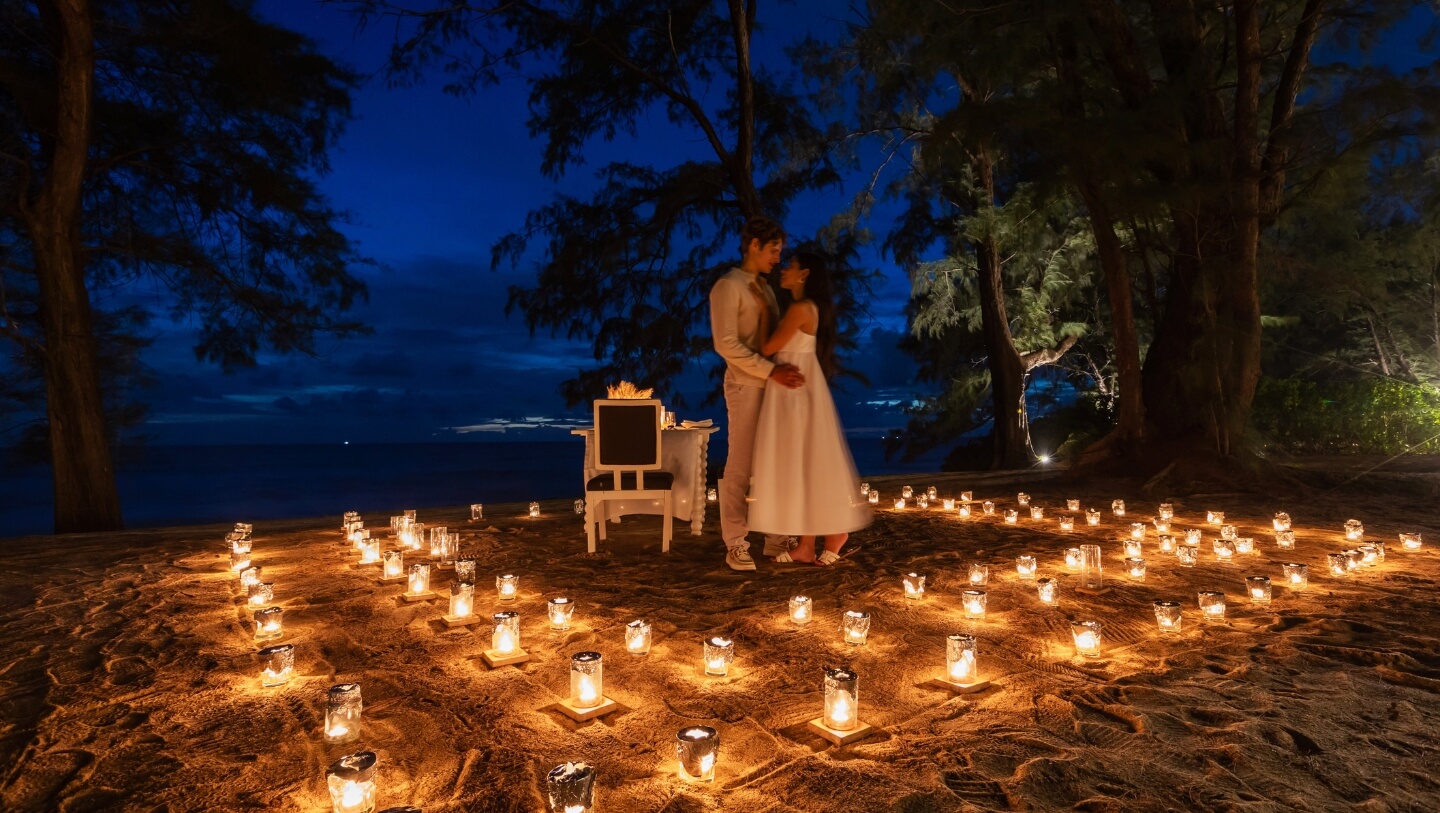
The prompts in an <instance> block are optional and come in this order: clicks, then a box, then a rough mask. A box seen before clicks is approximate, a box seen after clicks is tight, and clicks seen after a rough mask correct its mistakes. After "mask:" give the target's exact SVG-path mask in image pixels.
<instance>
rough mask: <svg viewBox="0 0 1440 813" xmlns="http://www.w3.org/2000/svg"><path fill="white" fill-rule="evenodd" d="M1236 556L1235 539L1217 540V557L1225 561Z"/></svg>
mask: <svg viewBox="0 0 1440 813" xmlns="http://www.w3.org/2000/svg"><path fill="white" fill-rule="evenodd" d="M1234 556H1235V541H1234V540H1233V539H1216V540H1215V558H1216V559H1218V560H1220V561H1222V562H1224V561H1228V560H1230V559H1231V558H1233V557H1234Z"/></svg>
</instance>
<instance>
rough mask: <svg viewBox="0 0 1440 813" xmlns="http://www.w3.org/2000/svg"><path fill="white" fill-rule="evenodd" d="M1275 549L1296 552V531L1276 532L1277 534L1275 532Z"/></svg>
mask: <svg viewBox="0 0 1440 813" xmlns="http://www.w3.org/2000/svg"><path fill="white" fill-rule="evenodd" d="M1275 547H1277V548H1279V549H1281V550H1294V549H1295V532H1294V531H1276V532H1275Z"/></svg>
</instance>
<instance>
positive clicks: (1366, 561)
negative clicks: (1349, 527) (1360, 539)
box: [1355, 545, 1380, 567]
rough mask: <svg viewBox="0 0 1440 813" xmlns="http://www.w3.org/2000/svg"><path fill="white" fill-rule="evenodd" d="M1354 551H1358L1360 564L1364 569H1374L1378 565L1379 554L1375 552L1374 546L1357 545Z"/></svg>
mask: <svg viewBox="0 0 1440 813" xmlns="http://www.w3.org/2000/svg"><path fill="white" fill-rule="evenodd" d="M1355 550H1358V551H1360V564H1362V565H1365V566H1366V567H1374V566H1375V565H1378V564H1380V557H1379V554H1377V553H1376V552H1375V546H1374V545H1357V546H1356V547H1355Z"/></svg>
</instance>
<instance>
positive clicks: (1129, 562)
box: [1125, 558, 1145, 582]
mask: <svg viewBox="0 0 1440 813" xmlns="http://www.w3.org/2000/svg"><path fill="white" fill-rule="evenodd" d="M1125 572H1126V574H1128V575H1129V576H1130V578H1132V579H1134V580H1135V581H1141V582H1143V581H1145V560H1144V559H1139V558H1130V559H1126V560H1125Z"/></svg>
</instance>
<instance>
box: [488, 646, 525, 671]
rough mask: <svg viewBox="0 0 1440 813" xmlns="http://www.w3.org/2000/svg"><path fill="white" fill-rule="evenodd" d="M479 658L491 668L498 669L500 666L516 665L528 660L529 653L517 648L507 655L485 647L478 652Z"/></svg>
mask: <svg viewBox="0 0 1440 813" xmlns="http://www.w3.org/2000/svg"><path fill="white" fill-rule="evenodd" d="M480 658H481V659H482V660H484V661H485V665H486V666H488V667H490V668H491V669H498V668H499V667H501V666H516V665H519V664H522V663H524V662H526V661H528V660H530V653H529V652H526V651H525V650H523V649H517V650H515V651H514V652H512V653H510V654H509V655H501V654H500V653H499V652H496V651H495V650H493V649H487V650H485V651H484V652H481V653H480Z"/></svg>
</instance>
